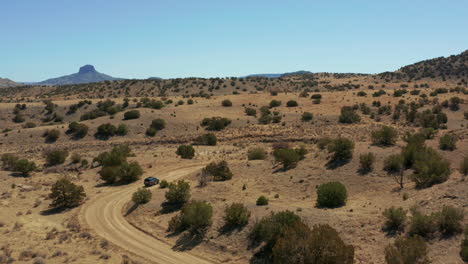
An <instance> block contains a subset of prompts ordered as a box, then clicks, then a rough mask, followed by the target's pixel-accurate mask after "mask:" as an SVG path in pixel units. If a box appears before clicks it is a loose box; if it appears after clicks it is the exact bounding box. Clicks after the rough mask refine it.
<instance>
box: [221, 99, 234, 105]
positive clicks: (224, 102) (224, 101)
mask: <svg viewBox="0 0 468 264" xmlns="http://www.w3.org/2000/svg"><path fill="white" fill-rule="evenodd" d="M221 105H222V106H224V107H231V106H232V102H231V100H228V99H226V100H223V101H222V102H221Z"/></svg>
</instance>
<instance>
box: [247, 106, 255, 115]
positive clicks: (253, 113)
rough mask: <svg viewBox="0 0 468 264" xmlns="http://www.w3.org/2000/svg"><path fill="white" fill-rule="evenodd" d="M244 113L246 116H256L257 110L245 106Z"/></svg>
mask: <svg viewBox="0 0 468 264" xmlns="http://www.w3.org/2000/svg"><path fill="white" fill-rule="evenodd" d="M245 114H246V115H248V116H257V110H255V109H253V108H250V107H248V108H245Z"/></svg>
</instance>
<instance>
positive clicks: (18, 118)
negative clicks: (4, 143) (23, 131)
mask: <svg viewBox="0 0 468 264" xmlns="http://www.w3.org/2000/svg"><path fill="white" fill-rule="evenodd" d="M24 120H25V119H24V116H22V115H21V114H16V115H15V117H13V119H12V121H13V122H15V123H23V122H24Z"/></svg>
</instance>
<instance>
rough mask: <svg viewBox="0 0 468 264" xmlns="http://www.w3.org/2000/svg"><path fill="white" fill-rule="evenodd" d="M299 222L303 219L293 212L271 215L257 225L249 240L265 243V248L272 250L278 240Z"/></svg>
mask: <svg viewBox="0 0 468 264" xmlns="http://www.w3.org/2000/svg"><path fill="white" fill-rule="evenodd" d="M298 222H301V218H300V217H299V216H298V215H296V214H295V213H293V212H291V211H282V212H277V213H271V214H270V215H269V216H265V217H263V218H262V219H261V220H260V221H258V222H257V223H255V225H254V227H253V228H252V231H251V232H250V235H249V239H250V240H251V241H252V242H254V243H261V242H265V248H266V249H270V250H271V249H272V248H273V246H274V245H275V244H276V241H277V239H278V238H279V237H281V236H283V235H284V234H285V233H286V231H287V230H288V229H289V228H291V227H293V226H294V225H295V224H296V223H298Z"/></svg>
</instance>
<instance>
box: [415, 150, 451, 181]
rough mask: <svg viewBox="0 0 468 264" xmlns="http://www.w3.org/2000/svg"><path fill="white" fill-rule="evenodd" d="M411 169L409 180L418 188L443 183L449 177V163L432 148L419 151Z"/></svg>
mask: <svg viewBox="0 0 468 264" xmlns="http://www.w3.org/2000/svg"><path fill="white" fill-rule="evenodd" d="M413 169H414V173H413V175H412V177H411V179H412V180H413V181H414V182H415V183H416V187H418V188H427V187H431V186H432V185H434V184H439V183H442V182H445V181H446V180H447V179H448V178H449V175H450V163H449V162H448V161H447V160H446V159H444V158H443V157H442V156H441V155H440V154H439V153H437V151H435V150H434V149H432V148H425V149H421V150H420V151H419V153H418V155H417V158H416V161H415V163H414V164H413Z"/></svg>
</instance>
